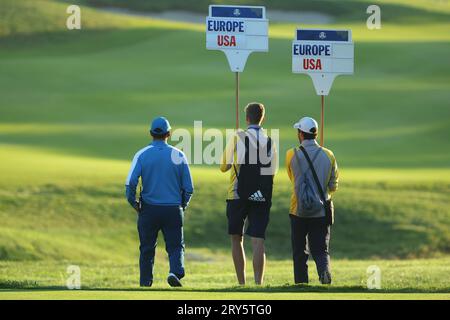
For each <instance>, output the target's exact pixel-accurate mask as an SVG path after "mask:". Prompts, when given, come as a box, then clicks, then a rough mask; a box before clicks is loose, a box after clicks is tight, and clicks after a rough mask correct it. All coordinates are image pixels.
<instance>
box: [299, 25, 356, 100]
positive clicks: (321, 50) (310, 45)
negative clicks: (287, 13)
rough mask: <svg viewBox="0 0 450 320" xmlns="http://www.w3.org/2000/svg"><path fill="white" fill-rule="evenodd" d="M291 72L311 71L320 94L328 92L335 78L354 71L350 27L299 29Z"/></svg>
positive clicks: (309, 72)
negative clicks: (341, 28) (342, 28)
mask: <svg viewBox="0 0 450 320" xmlns="http://www.w3.org/2000/svg"><path fill="white" fill-rule="evenodd" d="M292 72H294V73H306V74H308V75H309V76H310V77H311V79H312V81H313V84H314V88H315V89H316V93H317V94H318V95H328V93H329V92H330V89H331V86H332V84H333V81H334V79H335V78H336V77H337V76H338V75H340V74H353V42H352V32H351V30H315V29H314V30H312V29H297V31H296V39H295V40H294V41H293V42H292Z"/></svg>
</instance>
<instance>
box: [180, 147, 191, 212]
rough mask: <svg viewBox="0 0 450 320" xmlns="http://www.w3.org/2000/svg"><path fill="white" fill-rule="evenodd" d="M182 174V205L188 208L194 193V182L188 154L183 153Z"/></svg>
mask: <svg viewBox="0 0 450 320" xmlns="http://www.w3.org/2000/svg"><path fill="white" fill-rule="evenodd" d="M181 166H182V171H181V172H182V176H181V207H182V208H183V210H184V209H186V207H187V206H188V205H189V202H190V201H191V197H192V194H193V193H194V184H193V182H192V175H191V170H190V169H189V164H188V161H187V158H186V156H185V155H184V154H183V163H182V164H181Z"/></svg>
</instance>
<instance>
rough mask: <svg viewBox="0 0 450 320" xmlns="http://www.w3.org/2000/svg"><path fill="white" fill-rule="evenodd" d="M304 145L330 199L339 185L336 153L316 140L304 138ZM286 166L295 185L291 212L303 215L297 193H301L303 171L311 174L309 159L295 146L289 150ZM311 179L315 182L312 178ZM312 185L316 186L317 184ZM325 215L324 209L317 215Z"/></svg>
mask: <svg viewBox="0 0 450 320" xmlns="http://www.w3.org/2000/svg"><path fill="white" fill-rule="evenodd" d="M302 145H303V147H304V148H305V150H306V152H307V153H308V156H309V157H310V158H311V160H313V162H314V169H315V171H316V173H317V176H318V178H319V181H320V184H321V187H322V189H323V190H324V191H325V192H326V197H327V199H330V197H331V193H332V192H334V191H336V190H337V187H338V169H337V163H336V159H335V157H334V154H333V153H332V152H331V151H330V150H328V149H326V148H323V147H320V146H319V145H318V144H317V142H316V141H315V140H304V141H303V143H302ZM299 162H300V164H299ZM286 168H287V170H288V175H289V178H290V179H291V181H292V182H293V187H294V190H293V193H292V196H291V206H290V213H291V214H293V215H298V216H302V212H301V208H299V206H298V199H297V195H298V194H299V191H300V190H299V188H300V186H301V185H302V179H303V178H304V177H303V173H304V172H306V171H307V170H308V171H309V172H308V174H311V171H310V170H309V164H308V161H307V160H306V158H305V156H304V155H303V153H302V151H301V150H300V149H299V148H293V149H290V150H289V151H288V152H287V154H286ZM311 181H313V182H314V180H312V179H311ZM312 187H313V188H316V186H315V184H314V185H313V186H312ZM323 216H325V211H324V210H322V211H321V212H320V214H318V215H317V217H323ZM314 217H316V216H314Z"/></svg>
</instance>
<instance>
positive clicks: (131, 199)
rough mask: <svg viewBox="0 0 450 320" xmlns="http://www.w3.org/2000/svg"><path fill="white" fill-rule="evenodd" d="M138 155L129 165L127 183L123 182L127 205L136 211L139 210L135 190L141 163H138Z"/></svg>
mask: <svg viewBox="0 0 450 320" xmlns="http://www.w3.org/2000/svg"><path fill="white" fill-rule="evenodd" d="M139 156H140V153H137V154H136V155H135V156H134V158H133V162H132V163H131V168H130V171H129V172H128V177H127V181H126V182H125V194H126V197H127V200H128V203H129V204H130V205H131V206H132V207H133V208H134V209H136V210H137V211H138V210H139V206H138V203H137V201H136V188H137V185H138V183H139V177H140V176H141V169H142V168H141V163H140V161H139Z"/></svg>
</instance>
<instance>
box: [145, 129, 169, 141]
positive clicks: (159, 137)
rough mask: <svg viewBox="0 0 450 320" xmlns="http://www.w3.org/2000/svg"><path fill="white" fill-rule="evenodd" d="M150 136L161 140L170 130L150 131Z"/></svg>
mask: <svg viewBox="0 0 450 320" xmlns="http://www.w3.org/2000/svg"><path fill="white" fill-rule="evenodd" d="M150 134H151V136H152V137H153V139H156V140H163V139H165V138H167V137H168V136H169V134H170V132H166V133H153V132H151V131H150Z"/></svg>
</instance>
